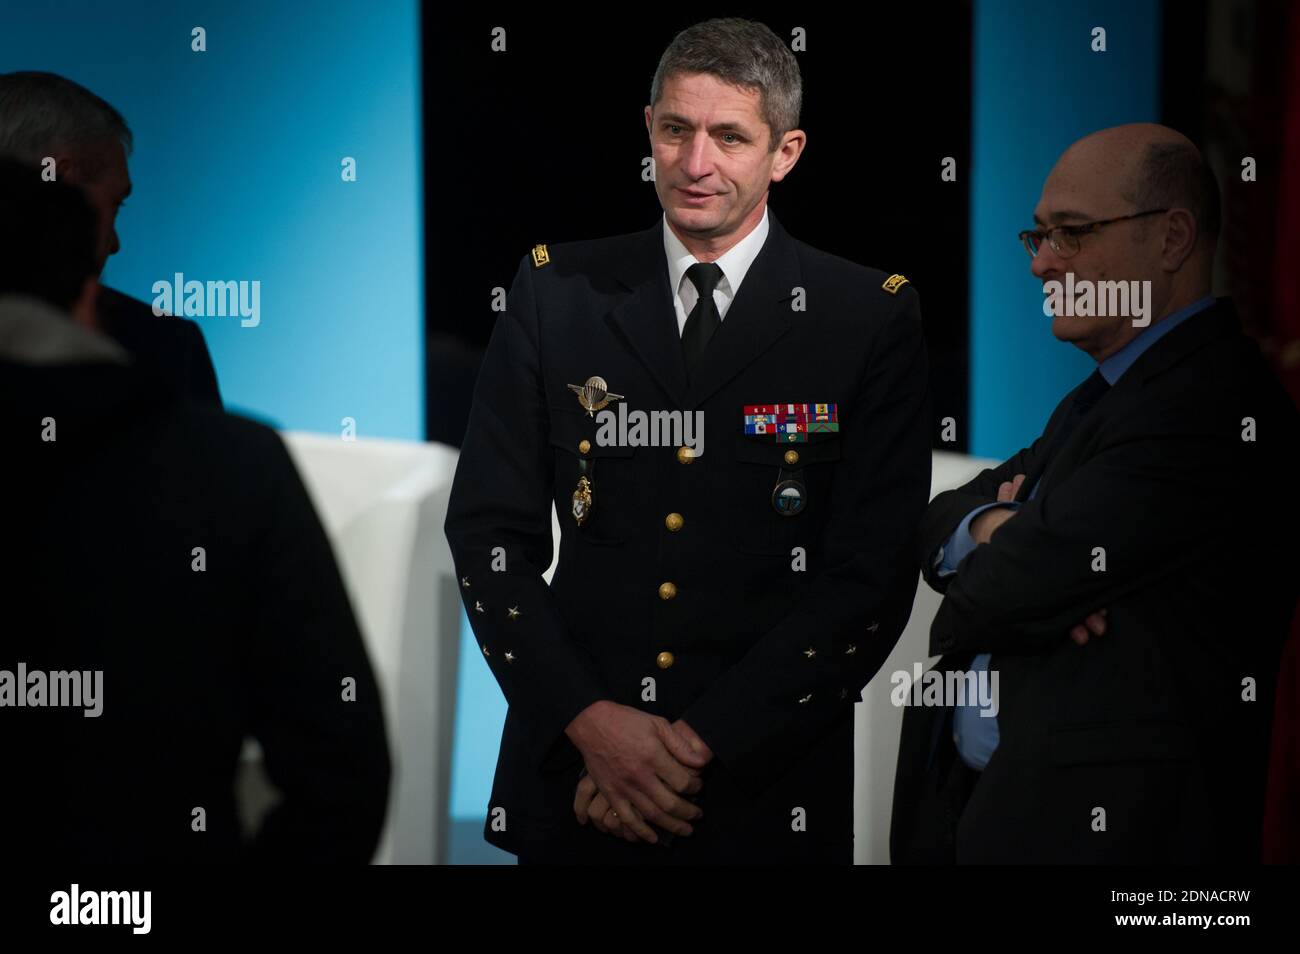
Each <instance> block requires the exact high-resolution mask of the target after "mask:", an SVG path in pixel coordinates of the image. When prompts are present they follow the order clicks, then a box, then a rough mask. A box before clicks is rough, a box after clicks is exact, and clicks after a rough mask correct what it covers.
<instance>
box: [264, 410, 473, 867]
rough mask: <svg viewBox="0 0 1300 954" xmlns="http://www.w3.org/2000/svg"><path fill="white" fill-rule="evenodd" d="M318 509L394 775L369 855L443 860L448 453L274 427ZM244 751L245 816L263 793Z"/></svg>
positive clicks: (453, 657) (451, 652)
mask: <svg viewBox="0 0 1300 954" xmlns="http://www.w3.org/2000/svg"><path fill="white" fill-rule="evenodd" d="M281 436H282V438H283V439H284V442H285V445H286V446H287V447H288V449H289V452H290V455H291V456H292V457H293V460H294V463H295V464H296V465H297V468H298V472H299V474H300V475H301V476H302V480H303V483H304V484H305V485H306V487H307V490H308V492H309V494H310V495H311V498H312V502H313V503H314V504H315V506H316V512H317V513H318V514H319V515H320V518H321V523H322V524H323V525H324V527H325V531H326V534H327V535H328V536H329V539H330V543H331V545H332V546H333V548H334V556H335V558H336V560H337V561H338V564H339V569H340V571H341V574H342V576H343V581H344V584H345V586H346V587H347V591H348V597H349V599H350V600H351V602H352V608H353V611H354V612H355V613H356V616H357V622H358V624H359V625H360V627H361V632H362V635H363V637H364V639H365V643H366V649H367V651H368V653H369V655H370V662H371V665H372V666H373V667H374V670H375V677H376V679H377V680H378V683H379V689H380V694H381V696H382V698H383V705H384V716H385V719H386V721H387V726H388V736H389V748H390V751H391V753H392V756H393V765H394V774H393V783H392V791H391V795H390V800H389V811H388V818H387V820H386V822H385V825H384V831H383V834H382V835H381V838H380V843H379V848H378V851H377V852H376V856H375V861H376V863H381V864H389V863H395V864H436V863H440V862H443V861H445V857H444V855H445V852H446V850H447V848H446V846H447V830H446V828H447V824H448V809H449V804H450V791H451V753H452V719H453V716H454V713H455V705H456V672H457V657H458V655H459V648H460V635H459V634H460V617H461V603H460V597H459V595H458V593H457V590H456V580H455V569H454V567H453V565H452V560H451V553H450V551H449V550H448V547H447V543H446V539H445V538H444V536H443V530H442V523H443V518H444V517H445V515H446V512H447V497H448V494H449V492H450V490H451V480H452V475H453V474H454V472H455V467H456V458H457V453H456V451H455V449H453V448H450V447H446V446H443V445H438V444H424V443H414V442H410V441H395V440H356V441H344V440H342V439H340V438H337V437H324V436H321V435H316V434H304V433H285V434H282V435H281ZM259 760H260V755H259V753H258V751H257V749H256V746H250V747H249V748H248V749H247V750H246V752H245V763H246V764H245V769H246V771H245V772H244V773H243V778H242V780H241V784H240V800H241V808H242V809H243V811H244V812H245V814H246V816H247V815H249V814H251V815H252V816H253V817H251V818H250V817H246V819H245V824H246V826H248V827H255V825H256V822H257V816H258V815H260V814H262V813H263V812H264V811H265V809H266V808H267V807H268V805H269V804H271V802H272V800H273V799H274V797H275V793H274V791H273V790H271V789H270V788H269V785H268V783H267V782H266V780H265V776H264V775H261V777H260V778H259V775H260V772H258V771H257V768H259V766H258V765H257V763H258V761H259Z"/></svg>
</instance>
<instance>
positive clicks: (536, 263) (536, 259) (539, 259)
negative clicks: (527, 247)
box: [533, 245, 551, 268]
mask: <svg viewBox="0 0 1300 954" xmlns="http://www.w3.org/2000/svg"><path fill="white" fill-rule="evenodd" d="M550 260H551V254H550V253H549V252H548V251H546V246H545V245H534V246H533V268H541V267H542V266H543V265H545V264H547V263H548V262H549V261H550Z"/></svg>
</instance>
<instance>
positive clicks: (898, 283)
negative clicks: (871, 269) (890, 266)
mask: <svg viewBox="0 0 1300 954" xmlns="http://www.w3.org/2000/svg"><path fill="white" fill-rule="evenodd" d="M906 284H907V279H906V278H904V277H903V276H902V275H890V276H889V277H888V278H886V279H885V284H883V285H881V286H880V287H881V288H883V289H884V290H885V291H887V292H889V294H891V295H897V294H898V290H899V289H900V288H902V287H903V286H904V285H906Z"/></svg>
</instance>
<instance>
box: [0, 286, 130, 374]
mask: <svg viewBox="0 0 1300 954" xmlns="http://www.w3.org/2000/svg"><path fill="white" fill-rule="evenodd" d="M0 358H3V359H4V360H6V361H13V362H15V363H17V364H34V365H58V364H80V363H83V362H109V363H118V364H128V363H130V360H131V358H130V356H129V355H128V354H127V352H126V351H124V350H123V349H122V347H121V345H119V344H118V343H117V342H116V341H114V340H113V339H112V338H109V337H108V336H107V335H104V334H101V333H100V332H98V331H92V330H91V329H89V328H85V327H83V326H81V325H79V324H77V323H76V322H75V321H73V320H72V317H71V316H70V315H67V314H64V313H63V312H61V311H59V310H58V309H57V308H55V307H54V306H53V305H50V304H47V303H46V302H44V301H42V300H41V299H39V298H33V297H31V296H28V295H4V296H0Z"/></svg>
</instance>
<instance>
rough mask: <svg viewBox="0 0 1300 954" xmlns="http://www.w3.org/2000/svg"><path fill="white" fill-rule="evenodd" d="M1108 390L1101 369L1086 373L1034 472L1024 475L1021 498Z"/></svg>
mask: <svg viewBox="0 0 1300 954" xmlns="http://www.w3.org/2000/svg"><path fill="white" fill-rule="evenodd" d="M1109 390H1110V384H1109V383H1107V381H1106V379H1105V378H1103V377H1102V376H1101V369H1100V368H1098V369H1097V370H1095V371H1093V372H1092V374H1090V375H1088V377H1087V378H1086V379H1084V382H1083V384H1082V385H1080V386H1079V389H1078V390H1077V391H1076V392H1075V394H1074V400H1073V401H1072V402H1071V403H1070V410H1068V411H1067V412H1066V414H1065V420H1063V421H1062V422H1061V426H1060V427H1058V428H1057V429H1056V433H1055V434H1053V435H1052V442H1051V444H1049V445H1048V446H1047V450H1046V452H1045V453H1044V454H1043V455H1042V456H1041V457H1040V458H1039V459H1038V462H1037V466H1036V467H1035V468H1034V471H1035V472H1034V473H1033V474H1029V475H1026V477H1025V482H1024V484H1023V485H1021V489H1020V497H1021V499H1023V500H1028V499H1029V494H1030V492H1031V491H1032V490H1033V488H1034V485H1035V484H1037V483H1038V480H1039V478H1040V477H1042V476H1043V474H1044V473H1045V472H1046V471H1047V467H1048V465H1049V464H1050V463H1051V462H1052V458H1053V457H1055V456H1056V455H1057V454H1059V453H1060V451H1061V448H1062V447H1064V446H1065V442H1066V441H1067V440H1069V438H1070V435H1071V434H1072V433H1074V429H1075V428H1077V427H1078V426H1079V424H1080V422H1082V421H1083V419H1084V418H1085V417H1087V416H1088V412H1089V411H1091V410H1092V407H1093V405H1094V404H1096V403H1097V402H1098V401H1100V400H1101V396H1102V395H1103V394H1105V393H1106V392H1107V391H1109Z"/></svg>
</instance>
